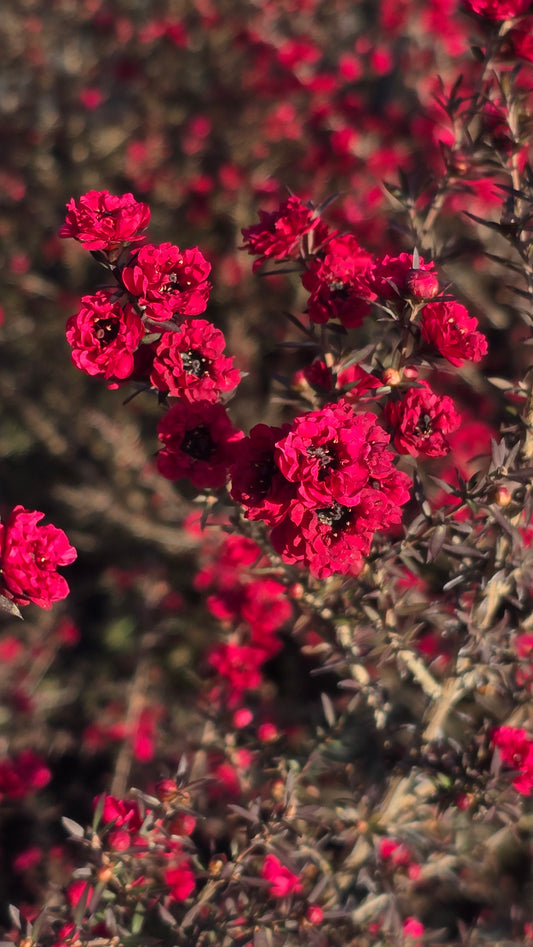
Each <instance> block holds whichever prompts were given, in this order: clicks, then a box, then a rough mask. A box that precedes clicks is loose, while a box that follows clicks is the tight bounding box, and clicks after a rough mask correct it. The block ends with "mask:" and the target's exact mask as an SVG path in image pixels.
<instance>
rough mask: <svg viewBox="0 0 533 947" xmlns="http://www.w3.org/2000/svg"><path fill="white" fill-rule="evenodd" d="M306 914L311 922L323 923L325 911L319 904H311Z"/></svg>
mask: <svg viewBox="0 0 533 947" xmlns="http://www.w3.org/2000/svg"><path fill="white" fill-rule="evenodd" d="M305 916H306V918H307V920H308V921H309V923H310V924H321V923H322V921H323V920H324V912H323V910H322V908H321V907H320V905H319V904H310V905H309V907H308V908H307V911H306V912H305Z"/></svg>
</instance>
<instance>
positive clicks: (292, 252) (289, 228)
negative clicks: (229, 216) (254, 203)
mask: <svg viewBox="0 0 533 947" xmlns="http://www.w3.org/2000/svg"><path fill="white" fill-rule="evenodd" d="M259 218H260V222H259V223H258V224H252V226H251V227H245V228H244V229H243V231H242V235H243V239H244V246H243V247H242V249H243V250H248V253H251V254H252V255H253V256H258V257H260V259H259V260H256V262H255V263H254V267H253V268H254V270H255V269H257V267H258V266H260V265H261V263H262V262H263V260H265V259H267V258H270V259H274V260H283V259H287V258H289V259H291V258H292V259H294V258H295V257H296V256H297V255H298V252H299V250H300V246H301V240H302V237H304V236H305V234H309V233H311V232H313V236H314V243H315V245H318V244H321V243H323V242H324V240H326V239H327V237H328V228H327V227H326V226H325V224H323V223H322V222H321V220H320V217H319V216H318V215H317V213H316V211H315V210H313V208H312V207H309V205H308V204H305V203H304V202H303V201H301V200H300V198H299V197H295V196H292V197H289V199H288V200H287V201H285V202H284V203H283V204H280V206H279V207H278V209H277V211H274V213H272V214H269V213H267V212H266V211H264V210H260V211H259Z"/></svg>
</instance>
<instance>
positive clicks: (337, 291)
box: [329, 280, 352, 302]
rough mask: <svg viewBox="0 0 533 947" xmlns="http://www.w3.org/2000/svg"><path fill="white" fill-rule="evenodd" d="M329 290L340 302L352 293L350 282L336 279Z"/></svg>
mask: <svg viewBox="0 0 533 947" xmlns="http://www.w3.org/2000/svg"><path fill="white" fill-rule="evenodd" d="M329 290H330V293H331V295H332V297H333V299H336V300H338V301H339V302H344V301H345V300H346V299H349V298H350V296H351V295H352V290H351V287H350V284H349V283H343V281H342V280H334V281H333V282H332V283H330V284H329Z"/></svg>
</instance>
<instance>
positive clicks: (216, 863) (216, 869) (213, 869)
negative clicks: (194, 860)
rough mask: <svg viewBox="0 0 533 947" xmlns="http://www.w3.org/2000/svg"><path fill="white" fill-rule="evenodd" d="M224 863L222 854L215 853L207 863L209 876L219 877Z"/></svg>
mask: <svg viewBox="0 0 533 947" xmlns="http://www.w3.org/2000/svg"><path fill="white" fill-rule="evenodd" d="M225 864H226V859H225V858H224V857H223V856H222V855H215V856H214V857H213V858H212V859H211V861H210V862H209V865H208V871H209V877H210V878H219V877H220V875H221V874H222V870H223V868H224V865H225Z"/></svg>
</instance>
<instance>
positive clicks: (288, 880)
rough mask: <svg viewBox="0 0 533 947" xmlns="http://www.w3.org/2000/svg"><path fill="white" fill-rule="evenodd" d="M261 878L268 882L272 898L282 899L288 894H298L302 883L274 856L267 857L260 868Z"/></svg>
mask: <svg viewBox="0 0 533 947" xmlns="http://www.w3.org/2000/svg"><path fill="white" fill-rule="evenodd" d="M261 877H262V878H264V879H265V881H269V882H270V895H271V896H272V897H273V898H284V897H285V896H286V895H288V894H292V893H294V894H299V893H300V891H301V890H302V882H301V881H300V879H299V877H298V875H295V874H294V872H292V871H290V870H289V869H288V868H287V867H286V866H285V865H282V864H281V862H280V860H279V858H276V856H275V855H267V856H266V858H265V860H264V862H263V865H262V868H261Z"/></svg>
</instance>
